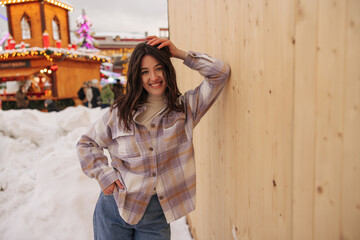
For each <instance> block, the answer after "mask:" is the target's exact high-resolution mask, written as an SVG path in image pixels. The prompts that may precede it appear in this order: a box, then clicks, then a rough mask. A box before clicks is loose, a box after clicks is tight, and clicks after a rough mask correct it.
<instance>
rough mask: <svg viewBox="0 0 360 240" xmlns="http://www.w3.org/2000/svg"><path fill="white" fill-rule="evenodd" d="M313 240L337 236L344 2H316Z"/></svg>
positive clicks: (341, 147)
mask: <svg viewBox="0 0 360 240" xmlns="http://www.w3.org/2000/svg"><path fill="white" fill-rule="evenodd" d="M318 9H319V21H318V56H317V81H316V113H317V116H316V130H315V133H316V142H315V157H316V163H315V187H316V189H315V202H314V207H315V209H314V236H313V239H327V240H331V239H339V236H340V225H339V224H340V221H339V219H340V205H341V203H340V201H341V175H342V173H341V169H342V164H343V162H342V161H343V144H344V142H343V135H344V112H343V111H344V109H343V106H344V79H345V69H344V60H345V44H344V41H345V30H344V29H345V26H346V23H345V20H346V2H345V1H341V0H334V1H319V8H318Z"/></svg>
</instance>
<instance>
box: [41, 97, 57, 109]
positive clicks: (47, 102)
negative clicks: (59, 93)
mask: <svg viewBox="0 0 360 240" xmlns="http://www.w3.org/2000/svg"><path fill="white" fill-rule="evenodd" d="M44 106H45V108H46V109H47V110H48V112H57V111H59V110H58V109H57V107H56V104H55V102H54V101H53V100H52V99H46V100H45V101H44Z"/></svg>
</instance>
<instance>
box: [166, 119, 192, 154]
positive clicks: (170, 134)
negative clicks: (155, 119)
mask: <svg viewBox="0 0 360 240" xmlns="http://www.w3.org/2000/svg"><path fill="white" fill-rule="evenodd" d="M185 124H186V117H185V114H183V113H177V114H176V117H175V118H174V120H173V121H170V122H169V124H165V125H164V128H163V133H164V135H163V144H162V146H163V148H164V150H170V149H172V148H176V147H177V146H178V145H180V144H183V143H185V142H187V141H188V138H187V135H186V131H185Z"/></svg>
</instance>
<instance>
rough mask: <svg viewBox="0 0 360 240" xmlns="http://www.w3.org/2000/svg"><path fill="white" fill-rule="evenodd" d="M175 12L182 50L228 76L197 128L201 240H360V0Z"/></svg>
mask: <svg viewBox="0 0 360 240" xmlns="http://www.w3.org/2000/svg"><path fill="white" fill-rule="evenodd" d="M168 3H169V8H168V9H169V28H170V36H171V40H172V41H173V42H174V43H175V45H176V46H178V47H179V48H181V49H184V50H196V51H200V52H205V53H208V54H209V55H212V56H214V57H216V58H219V59H223V60H224V61H225V62H226V63H228V64H229V65H230V67H231V78H230V80H229V82H228V85H227V86H226V88H225V89H224V92H223V94H222V95H221V96H220V98H219V100H218V101H217V103H215V104H214V106H213V107H212V108H211V109H210V111H209V112H208V113H207V115H206V116H205V117H204V118H203V119H202V121H201V122H200V124H199V125H198V126H197V128H196V129H195V134H194V145H195V159H196V166H197V208H196V210H195V211H194V212H193V213H191V214H190V219H191V227H192V231H193V234H194V237H195V238H196V239H284V240H285V239H286V240H288V239H294V240H296V239H299V240H300V239H313V240H315V239H316V240H318V239H320V240H322V239H324V240H325V239H326V240H327V239H339V238H341V239H357V238H359V230H356V223H358V222H359V212H360V210H359V208H360V207H359V206H360V203H359V198H360V190H359V189H360V188H359V185H360V179H359V174H358V171H359V170H358V169H359V167H360V166H359V159H360V156H359V155H360V153H359V150H355V148H356V147H355V146H357V145H358V144H359V143H360V139H359V136H360V134H359V131H360V130H359V124H358V122H360V120H359V106H360V99H359V96H360V87H359V84H360V73H359V70H357V67H358V63H359V62H360V60H359V57H360V53H359V44H358V42H360V41H359V34H360V30H359V26H360V23H359V14H358V13H359V1H357V0H348V1H340V0H335V1H325V0H316V1H310V0H290V1H281V0H275V1H269V0H256V1H251V0H243V1H236V0H227V1H222V0H208V1H206V0H197V1H191V0H184V1H176V0H169V1H168ZM350 62H351V63H350ZM174 64H175V67H176V69H177V76H178V82H179V86H180V89H181V91H183V92H184V91H186V90H188V89H191V88H194V87H196V86H197V85H198V84H199V83H200V82H201V81H202V78H201V77H200V76H199V74H197V73H196V72H194V71H191V70H189V69H187V68H186V67H185V66H183V65H182V64H181V62H180V61H178V60H174ZM356 149H357V148H356ZM355 189H356V190H355Z"/></svg>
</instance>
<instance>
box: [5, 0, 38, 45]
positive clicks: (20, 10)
mask: <svg viewBox="0 0 360 240" xmlns="http://www.w3.org/2000/svg"><path fill="white" fill-rule="evenodd" d="M6 7H7V8H8V9H9V12H10V16H9V15H8V18H9V19H10V21H9V22H10V23H11V28H12V33H13V38H14V40H15V41H16V44H19V43H20V42H21V41H23V42H25V43H29V44H30V46H31V47H42V46H43V43H42V29H41V15H40V4H39V2H28V3H22V4H9V5H7V6H6ZM24 13H26V14H27V15H28V16H29V17H30V20H31V39H22V34H21V23H20V21H21V18H22V16H23V15H24Z"/></svg>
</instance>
